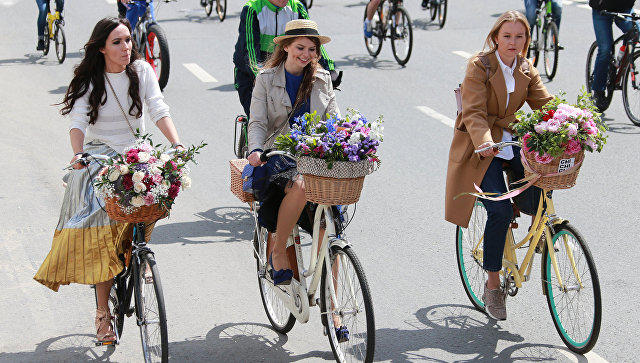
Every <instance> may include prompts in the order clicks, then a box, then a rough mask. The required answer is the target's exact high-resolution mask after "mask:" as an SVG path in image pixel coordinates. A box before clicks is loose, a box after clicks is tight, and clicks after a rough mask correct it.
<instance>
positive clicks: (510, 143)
mask: <svg viewBox="0 0 640 363" xmlns="http://www.w3.org/2000/svg"><path fill="white" fill-rule="evenodd" d="M520 145H521V144H520V141H501V142H498V143H495V144H493V145H491V146H487V147H483V148H482V149H478V150H474V151H473V152H474V153H476V154H478V153H481V152H483V151H487V150H489V149H497V150H502V149H504V148H505V147H507V146H520Z"/></svg>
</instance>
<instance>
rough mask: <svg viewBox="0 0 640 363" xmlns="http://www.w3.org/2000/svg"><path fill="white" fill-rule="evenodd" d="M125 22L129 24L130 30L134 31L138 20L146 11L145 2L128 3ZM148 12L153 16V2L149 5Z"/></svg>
mask: <svg viewBox="0 0 640 363" xmlns="http://www.w3.org/2000/svg"><path fill="white" fill-rule="evenodd" d="M126 6H127V20H129V23H131V30H132V31H133V30H135V29H136V24H138V18H141V17H143V16H144V12H145V11H146V10H147V3H146V2H145V1H130V2H129V3H128V4H127V5H126ZM149 11H150V12H151V13H152V14H153V2H151V3H149Z"/></svg>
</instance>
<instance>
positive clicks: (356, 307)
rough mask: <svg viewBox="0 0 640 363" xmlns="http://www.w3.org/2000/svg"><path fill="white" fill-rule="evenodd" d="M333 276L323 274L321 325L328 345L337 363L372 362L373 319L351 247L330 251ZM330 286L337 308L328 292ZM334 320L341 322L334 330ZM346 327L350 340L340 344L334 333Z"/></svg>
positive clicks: (374, 330) (366, 291)
mask: <svg viewBox="0 0 640 363" xmlns="http://www.w3.org/2000/svg"><path fill="white" fill-rule="evenodd" d="M330 260H331V266H332V272H330V273H327V268H326V266H325V268H323V270H322V284H321V289H320V301H321V307H320V309H321V311H322V323H323V324H324V326H325V327H326V329H327V336H328V337H329V344H330V345H331V350H332V351H333V355H334V357H335V358H336V361H338V362H372V361H373V354H374V350H375V340H376V339H375V333H376V329H375V319H374V316H373V302H372V300H371V293H370V291H369V284H368V283H367V279H366V277H365V275H364V270H363V269H362V265H361V264H360V261H359V260H358V257H357V256H356V254H355V252H354V251H353V249H351V247H349V246H346V247H344V248H341V247H338V246H332V247H331V256H330ZM332 284H333V288H334V290H335V293H336V306H334V307H333V308H332V306H333V303H332V301H331V293H330V291H329V289H330V288H331V285H332ZM334 317H339V318H340V326H336V321H334ZM340 327H346V328H347V329H348V330H349V339H348V340H346V341H343V342H340V341H339V337H338V335H337V332H336V329H338V328H340Z"/></svg>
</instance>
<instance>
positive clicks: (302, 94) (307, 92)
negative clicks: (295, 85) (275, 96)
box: [263, 37, 321, 112]
mask: <svg viewBox="0 0 640 363" xmlns="http://www.w3.org/2000/svg"><path fill="white" fill-rule="evenodd" d="M298 38H300V37H295V38H287V39H283V40H282V41H281V42H280V44H277V45H276V48H275V50H274V51H273V54H271V56H270V57H269V59H267V61H266V63H265V64H264V67H263V68H264V69H268V68H275V67H278V66H279V65H280V64H282V63H284V62H285V61H286V60H287V56H288V53H287V52H286V51H285V50H284V48H285V47H288V46H289V45H291V43H293V41H294V40H296V39H298ZM307 38H308V39H310V40H311V41H312V42H313V44H315V46H316V57H315V58H313V59H311V62H309V64H307V65H306V66H305V67H304V69H303V70H302V73H303V75H304V77H302V83H301V84H300V88H299V89H298V94H297V95H296V102H294V104H293V108H292V110H293V112H295V110H296V109H297V108H298V107H300V106H302V104H303V103H304V101H305V100H307V99H308V98H309V97H310V96H311V89H312V88H313V80H314V78H315V76H316V70H318V68H319V67H320V65H319V64H318V59H320V46H321V44H320V40H319V39H318V38H316V37H307ZM283 67H284V65H283Z"/></svg>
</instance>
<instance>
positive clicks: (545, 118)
mask: <svg viewBox="0 0 640 363" xmlns="http://www.w3.org/2000/svg"><path fill="white" fill-rule="evenodd" d="M550 118H551V117H549V115H548V114H546V113H545V114H544V115H542V121H549V119H550Z"/></svg>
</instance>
